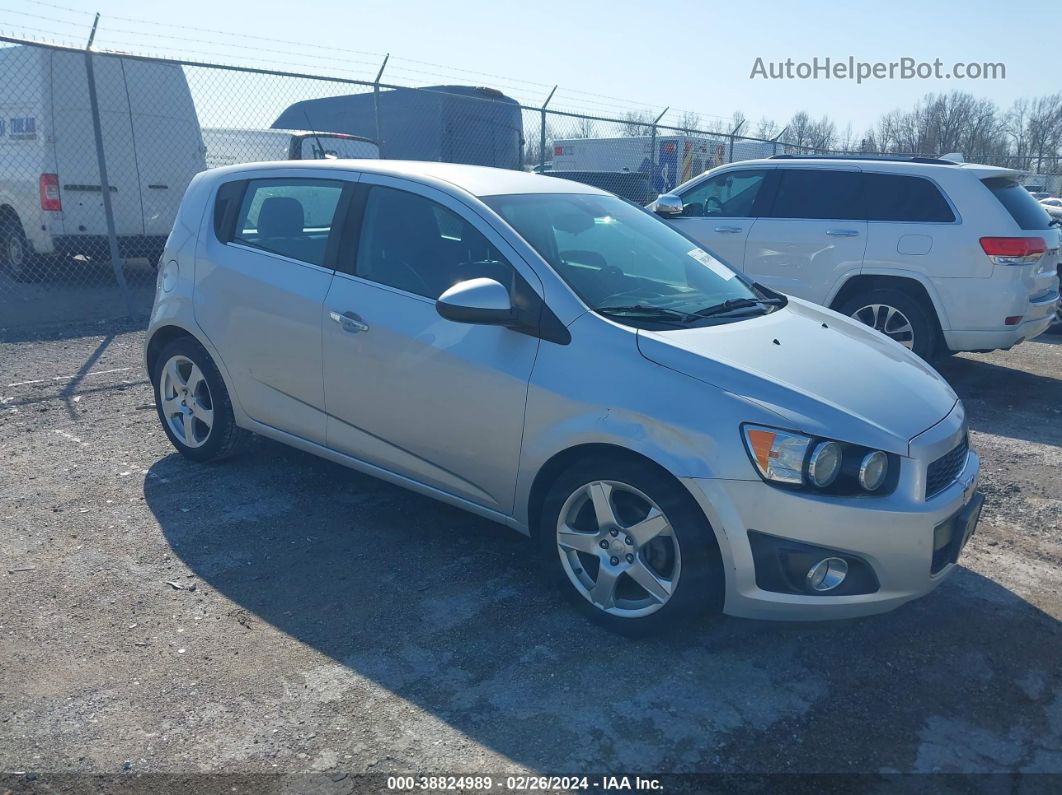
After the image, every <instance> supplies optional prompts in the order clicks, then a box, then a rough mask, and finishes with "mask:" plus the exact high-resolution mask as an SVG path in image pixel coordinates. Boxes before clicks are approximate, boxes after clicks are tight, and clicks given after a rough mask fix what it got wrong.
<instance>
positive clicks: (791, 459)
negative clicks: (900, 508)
mask: <svg viewBox="0 0 1062 795" xmlns="http://www.w3.org/2000/svg"><path fill="white" fill-rule="evenodd" d="M743 435H744V439H745V448H746V450H747V451H748V454H749V458H751V459H752V463H753V465H754V466H755V467H756V470H757V471H758V472H759V473H760V475H761V476H762V477H763V479H764V480H766V481H768V482H770V483H778V484H781V485H786V486H796V487H806V488H810V489H813V490H817V491H824V492H829V493H833V494H861V493H864V494H865V493H867V492H879V491H881V490H882V487H883V486H884V485H885V484H886V483H888V482H889V480H890V478H889V475H890V471H891V470H892V469H893V467H892V465H891V463H892V462H891V457H890V456H889V454H888V453H885V452H883V451H882V450H872V449H869V448H866V447H862V446H860V445H855V444H848V443H846V442H839V441H836V440H834V439H819V438H816V437H813V436H808V435H806V434H803V433H796V432H794V431H783V430H780V429H778V428H769V427H765V426H762V425H745V426H743ZM893 480H895V479H893Z"/></svg>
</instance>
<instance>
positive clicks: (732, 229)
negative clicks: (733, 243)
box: [715, 226, 745, 235]
mask: <svg viewBox="0 0 1062 795" xmlns="http://www.w3.org/2000/svg"><path fill="white" fill-rule="evenodd" d="M715 231H716V232H722V233H723V234H724V235H735V234H737V233H738V232H744V231H745V228H744V227H741V226H717V227H716V228H715Z"/></svg>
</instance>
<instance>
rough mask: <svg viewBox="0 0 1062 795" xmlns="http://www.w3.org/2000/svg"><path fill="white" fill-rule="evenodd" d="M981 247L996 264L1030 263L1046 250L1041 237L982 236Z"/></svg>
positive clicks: (1035, 260) (1045, 244)
mask: <svg viewBox="0 0 1062 795" xmlns="http://www.w3.org/2000/svg"><path fill="white" fill-rule="evenodd" d="M981 248H983V249H984V252H985V254H987V255H988V256H989V258H990V259H991V260H992V261H993V262H994V263H996V264H997V265H1030V264H1032V263H1034V262H1037V261H1038V260H1039V259H1040V257H1042V256H1043V255H1044V253H1045V252H1046V251H1047V243H1045V242H1044V239H1043V238H1042V237H982V238H981Z"/></svg>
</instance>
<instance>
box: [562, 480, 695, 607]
mask: <svg viewBox="0 0 1062 795" xmlns="http://www.w3.org/2000/svg"><path fill="white" fill-rule="evenodd" d="M556 538H557V552H558V553H559V555H560V560H561V565H562V566H563V568H564V572H565V574H567V575H568V579H569V580H570V581H571V583H572V585H573V586H574V587H575V589H576V590H577V591H578V592H579V594H580V595H581V596H582V597H583V598H584V599H586V600H587V601H588V602H590V603H591V604H593V605H594V606H595V607H597V608H598V609H600V610H602V611H604V612H605V613H608V614H610V615H615V616H619V617H621V618H638V617H641V616H646V615H649V614H651V613H655V612H656V611H657V610H659V609H660V608H661V607H663V606H664V605H665V604H667V602H668V600H669V599H670V598H671V596H672V594H673V593H674V592H675V588H676V586H677V585H678V581H679V575H680V573H681V570H682V560H681V555H680V551H679V543H678V539H677V538H676V537H675V533H674V530H673V529H672V527H671V523H670V521H669V520H668V518H667V516H666V515H665V514H664V512H663V511H662V510H661V509H660V507H659V506H658V505H657V504H656V503H655V502H653V500H652V499H650V498H649V497H648V496H646V495H645V494H643V493H642V492H641V491H639V490H638V489H636V488H634V487H633V486H629V485H627V484H625V483H619V482H617V481H611V480H598V481H593V482H591V483H587V484H586V485H585V486H582V487H580V488H579V489H577V490H576V491H575V492H574V493H573V494H572V495H571V496H570V497H568V499H567V500H566V501H565V503H564V505H563V507H562V508H561V511H560V515H559V517H558V520H557V533H556Z"/></svg>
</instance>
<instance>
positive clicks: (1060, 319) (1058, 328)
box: [1047, 306, 1062, 334]
mask: <svg viewBox="0 0 1062 795" xmlns="http://www.w3.org/2000/svg"><path fill="white" fill-rule="evenodd" d="M1047 333H1048V334H1062V306H1059V308H1058V309H1056V310H1055V320H1054V322H1053V323H1052V324H1051V325H1050V326H1048V327H1047Z"/></svg>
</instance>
